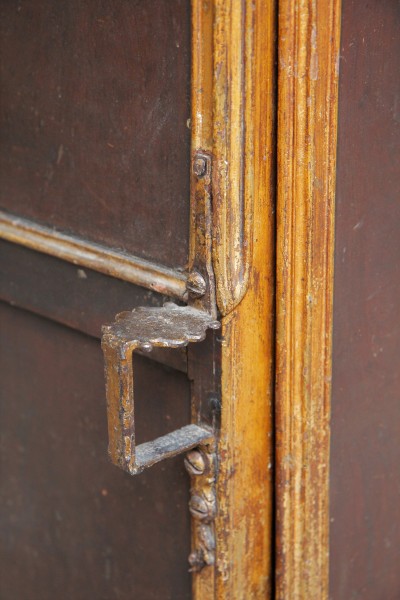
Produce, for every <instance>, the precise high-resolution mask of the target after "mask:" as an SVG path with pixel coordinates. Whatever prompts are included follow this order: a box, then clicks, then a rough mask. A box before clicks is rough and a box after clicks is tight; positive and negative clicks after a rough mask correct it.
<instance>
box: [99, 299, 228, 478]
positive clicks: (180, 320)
mask: <svg viewBox="0 0 400 600" xmlns="http://www.w3.org/2000/svg"><path fill="white" fill-rule="evenodd" d="M219 327H220V323H219V322H218V321H216V320H215V319H213V318H212V317H211V316H210V315H209V314H208V313H206V312H203V311H201V310H197V309H195V308H191V307H190V306H183V307H182V306H177V305H176V304H174V303H172V302H168V303H166V304H165V305H164V306H163V307H162V308H153V307H140V308H136V309H134V310H132V311H131V312H122V313H120V314H119V315H117V316H116V320H115V322H114V323H113V324H112V325H105V326H104V327H103V337H102V348H103V352H104V357H105V372H106V391H107V412H108V435H109V446H108V452H109V455H110V458H111V460H112V462H113V463H114V464H115V465H117V466H118V467H121V468H122V469H124V470H125V471H127V472H128V473H130V474H131V475H134V474H136V473H140V472H141V471H143V469H146V468H147V467H151V465H154V464H155V463H157V462H159V461H161V460H164V459H165V458H169V457H171V456H176V455H177V454H181V453H183V452H187V451H188V450H191V449H192V448H194V447H196V446H198V445H199V444H205V443H206V442H207V441H212V438H213V434H212V432H211V431H210V430H209V429H207V428H205V427H202V426H201V425H196V424H190V425H186V426H185V427H182V428H181V429H177V430H175V431H172V432H171V433H168V434H167V435H164V436H162V437H159V438H157V439H155V440H153V441H150V442H146V443H144V444H140V445H139V446H136V444H135V410H134V408H135V407H134V392H133V390H134V373H133V365H132V353H133V351H134V350H136V349H140V350H142V351H145V352H151V350H152V348H153V346H158V347H161V348H180V347H182V346H187V345H188V344H189V343H191V342H200V341H202V340H204V338H205V336H206V332H207V329H209V328H210V329H218V328H219Z"/></svg>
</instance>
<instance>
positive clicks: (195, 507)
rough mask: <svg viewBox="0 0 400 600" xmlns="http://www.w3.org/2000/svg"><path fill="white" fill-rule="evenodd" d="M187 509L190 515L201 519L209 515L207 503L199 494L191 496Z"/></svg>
mask: <svg viewBox="0 0 400 600" xmlns="http://www.w3.org/2000/svg"><path fill="white" fill-rule="evenodd" d="M189 511H190V514H191V515H192V517H194V518H195V519H199V520H200V521H202V520H203V519H207V518H208V517H209V516H210V509H209V506H208V503H207V502H206V500H205V499H204V498H202V497H201V496H192V497H191V499H190V502H189Z"/></svg>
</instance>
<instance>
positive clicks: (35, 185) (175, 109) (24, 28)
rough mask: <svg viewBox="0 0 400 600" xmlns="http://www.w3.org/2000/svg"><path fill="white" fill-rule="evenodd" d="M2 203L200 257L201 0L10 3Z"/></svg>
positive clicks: (4, 9) (119, 240)
mask: <svg viewBox="0 0 400 600" xmlns="http://www.w3.org/2000/svg"><path fill="white" fill-rule="evenodd" d="M0 11H1V12H0V15H1V18H0V23H1V154H0V177H1V191H0V205H1V207H2V208H4V209H6V210H8V211H10V212H11V213H15V214H18V215H20V216H24V217H27V218H30V219H33V220H35V221H38V222H41V223H44V224H47V225H51V226H54V227H56V228H58V229H60V230H62V231H66V232H70V233H75V234H78V235H79V236H82V237H84V238H87V239H88V240H92V241H95V242H100V243H101V244H105V245H109V246H112V247H115V248H121V249H123V250H126V251H128V252H130V253H133V254H135V255H138V256H141V257H144V258H148V259H153V260H157V261H160V262H162V263H164V264H165V265H168V266H173V267H175V266H184V265H185V264H186V262H187V256H188V233H189V155H190V152H189V150H190V131H189V129H188V127H187V120H188V118H189V117H190V35H191V34H190V2H189V0H168V2H166V1H165V0H135V1H130V2H125V1H124V0H114V1H113V2H98V1H97V0H85V1H84V2H82V1H80V0H73V1H70V2H67V3H64V2H55V1H54V0H40V1H37V0H26V1H23V2H1V7H0Z"/></svg>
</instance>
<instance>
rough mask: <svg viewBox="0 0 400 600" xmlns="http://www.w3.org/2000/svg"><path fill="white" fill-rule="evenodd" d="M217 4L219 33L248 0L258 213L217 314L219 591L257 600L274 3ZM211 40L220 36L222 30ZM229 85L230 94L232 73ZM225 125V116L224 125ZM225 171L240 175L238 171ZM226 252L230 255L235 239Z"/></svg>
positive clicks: (266, 453) (265, 495) (269, 422)
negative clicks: (239, 278) (233, 287)
mask: <svg viewBox="0 0 400 600" xmlns="http://www.w3.org/2000/svg"><path fill="white" fill-rule="evenodd" d="M218 4H219V14H220V16H221V18H223V19H224V23H223V24H220V26H219V27H218V28H217V31H220V27H223V28H226V27H227V22H226V19H227V16H226V15H224V16H222V14H221V13H223V12H224V6H223V5H224V4H225V5H226V10H227V11H228V10H229V11H232V12H233V13H235V14H233V15H232V19H233V24H234V25H235V27H237V26H238V22H237V18H238V14H239V13H242V10H243V8H242V5H244V4H245V19H244V21H243V23H242V25H243V27H246V38H247V40H246V49H247V50H246V52H247V53H246V56H245V61H246V72H248V71H252V73H251V76H248V77H247V79H246V81H247V87H246V102H249V100H250V99H251V102H252V106H249V104H247V110H248V111H249V112H248V113H247V117H248V118H250V119H251V122H248V121H246V127H249V128H250V129H249V133H248V135H251V133H250V132H251V131H254V146H253V148H252V151H251V152H250V155H247V156H246V165H247V166H246V170H247V169H250V171H249V172H252V173H253V179H252V180H251V186H250V188H247V190H246V194H249V201H250V202H251V204H252V205H253V211H254V212H253V220H252V232H251V235H252V238H253V249H252V252H251V253H250V252H249V253H248V254H247V253H246V252H245V255H246V256H247V259H248V260H249V261H250V262H249V265H248V283H247V287H246V292H245V294H244V296H243V298H242V300H241V301H240V302H239V304H238V305H237V306H236V307H235V308H234V309H233V310H232V311H231V312H230V313H229V314H227V315H226V316H225V317H224V318H223V320H222V327H223V329H222V381H221V384H222V403H221V434H220V443H219V456H220V471H219V476H218V510H219V513H218V517H217V521H216V525H217V580H216V586H217V593H216V598H217V599H218V600H250V599H254V600H258V599H261V598H268V597H270V595H271V593H272V537H273V533H272V532H273V527H272V518H273V512H272V510H273V482H272V474H273V468H272V467H273V436H272V431H273V417H272V399H273V380H274V374H273V347H274V271H275V265H274V226H275V218H274V210H275V206H274V200H275V197H274V194H275V191H274V181H273V177H274V175H273V174H274V163H275V156H274V152H275V144H274V127H275V120H274V99H275V91H276V88H275V80H274V72H275V34H276V31H275V17H276V14H275V8H274V3H273V2H263V1H257V2H255V3H252V2H245V3H239V2H229V3H224V2H219V3H218ZM225 36H227V37H225ZM249 37H252V38H253V39H252V41H250V40H249V39H248V38H249ZM242 41H243V40H242ZM215 42H216V43H218V35H217V36H216V37H215ZM219 43H222V44H228V45H229V44H230V45H231V47H230V50H229V54H228V56H229V57H230V61H231V63H230V66H229V72H230V73H231V76H232V78H236V77H240V76H241V75H239V74H238V72H237V70H241V69H242V68H243V65H240V64H237V63H236V62H235V61H236V59H238V54H237V53H238V52H239V55H240V51H239V49H235V50H234V49H233V48H232V45H233V44H237V43H238V38H237V35H236V30H234V31H233V35H232V37H230V36H229V27H228V28H227V29H225V33H224V38H223V39H222V40H221V41H220V42H219ZM250 48H251V51H249V50H250ZM219 50H221V48H220V49H219ZM241 59H243V56H242V58H241ZM216 64H217V61H216ZM226 84H227V86H228V90H227V93H229V89H230V88H229V86H230V80H229V79H228V80H227V82H226ZM236 84H237V82H236V83H235V82H234V83H233V84H232V85H234V86H236ZM236 89H237V88H236ZM231 102H233V103H234V106H232V107H231V110H233V111H238V110H239V107H238V106H237V105H236V103H237V102H239V103H240V102H241V100H240V98H239V97H238V96H237V95H232V96H231ZM236 114H237V113H236ZM247 117H246V118H247ZM221 127H222V124H221ZM229 127H230V123H229V113H228V121H227V123H226V128H227V129H228V130H229ZM243 144H247V142H246V141H245V140H244V139H243V140H242V144H240V145H238V146H236V149H235V155H234V157H233V156H232V157H231V159H234V163H233V164H234V165H238V162H237V161H238V159H239V156H238V155H237V154H236V152H237V153H239V155H240V156H242V153H244V152H247V151H248V150H249V148H248V146H246V150H245V148H244V146H243ZM249 163H252V165H250V164H249ZM231 175H232V176H235V177H236V173H234V172H232V173H231ZM238 209H240V206H238V205H237V203H236V202H235V203H234V204H233V206H232V211H235V210H238ZM246 210H247V209H246ZM238 221H240V217H239V215H237V214H236V215H235V216H234V223H238ZM245 241H246V238H244V240H243V242H245ZM225 249H226V251H227V252H230V251H231V246H227V247H226V248H225ZM228 291H229V290H228ZM220 293H221V296H220V298H221V299H223V304H222V306H223V307H225V309H228V310H229V307H232V303H231V299H232V296H231V295H229V296H225V292H224V291H223V288H222V290H221V292H220ZM224 298H226V299H224ZM238 299H239V296H236V300H238Z"/></svg>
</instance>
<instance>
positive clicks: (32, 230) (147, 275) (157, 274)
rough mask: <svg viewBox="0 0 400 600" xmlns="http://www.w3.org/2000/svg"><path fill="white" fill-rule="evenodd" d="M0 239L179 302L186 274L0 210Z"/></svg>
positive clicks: (183, 289) (185, 296)
mask: <svg viewBox="0 0 400 600" xmlns="http://www.w3.org/2000/svg"><path fill="white" fill-rule="evenodd" d="M0 238H2V239H4V240H7V241H8V242H13V243H15V244H20V245H22V246H25V247H27V248H31V249H32V250H36V251H37V252H43V253H44V254H49V255H51V256H55V257H56V258H60V259H62V260H65V261H67V262H71V263H73V264H74V265H79V266H82V267H86V268H88V269H93V270H94V271H99V272H100V273H105V274H106V275H110V276H112V277H117V278H119V279H123V280H124V281H128V282H129V283H134V284H136V285H140V286H142V287H145V288H148V289H150V290H153V291H155V292H159V293H160V294H165V295H166V296H171V297H172V298H176V299H179V300H186V298H187V291H186V277H187V276H186V274H185V273H182V272H180V271H177V270H175V269H170V268H167V267H163V266H162V265H159V264H156V263H153V262H151V261H148V260H144V259H142V258H137V257H136V256H129V255H125V254H123V253H122V252H117V251H115V250H111V249H110V248H107V247H105V246H101V245H99V244H96V243H94V242H89V241H87V240H82V239H79V238H77V237H75V236H72V235H67V234H65V233H60V232H59V231H55V230H54V229H51V228H50V227H45V226H44V225H38V224H37V223H34V222H32V221H29V220H28V219H23V218H21V217H16V216H13V215H10V214H8V213H5V212H4V211H0Z"/></svg>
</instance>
